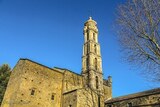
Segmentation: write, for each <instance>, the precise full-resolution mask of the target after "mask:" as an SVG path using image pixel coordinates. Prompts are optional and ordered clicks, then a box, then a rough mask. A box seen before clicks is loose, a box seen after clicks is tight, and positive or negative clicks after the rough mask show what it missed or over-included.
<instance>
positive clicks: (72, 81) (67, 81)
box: [63, 70, 83, 93]
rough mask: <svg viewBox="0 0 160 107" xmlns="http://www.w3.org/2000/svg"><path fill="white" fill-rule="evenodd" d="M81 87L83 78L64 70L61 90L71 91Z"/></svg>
mask: <svg viewBox="0 0 160 107" xmlns="http://www.w3.org/2000/svg"><path fill="white" fill-rule="evenodd" d="M82 87H83V78H82V76H81V75H78V74H75V73H73V72H70V71H67V70H66V71H65V72H64V80H63V92H64V93H66V92H68V91H72V90H75V89H79V88H82Z"/></svg>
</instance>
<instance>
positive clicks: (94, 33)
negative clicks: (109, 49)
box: [93, 33, 96, 41]
mask: <svg viewBox="0 0 160 107" xmlns="http://www.w3.org/2000/svg"><path fill="white" fill-rule="evenodd" d="M93 40H94V41H95V40H96V38H95V33H93Z"/></svg>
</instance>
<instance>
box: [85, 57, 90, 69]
mask: <svg viewBox="0 0 160 107" xmlns="http://www.w3.org/2000/svg"><path fill="white" fill-rule="evenodd" d="M88 66H89V58H86V69H88Z"/></svg>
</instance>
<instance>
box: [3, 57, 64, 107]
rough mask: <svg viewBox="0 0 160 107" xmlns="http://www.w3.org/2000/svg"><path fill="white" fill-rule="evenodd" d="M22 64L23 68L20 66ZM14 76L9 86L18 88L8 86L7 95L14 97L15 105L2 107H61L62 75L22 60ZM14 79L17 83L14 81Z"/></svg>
mask: <svg viewBox="0 0 160 107" xmlns="http://www.w3.org/2000/svg"><path fill="white" fill-rule="evenodd" d="M21 63H23V67H21V66H20V64H21ZM14 71H15V72H14ZM12 75H13V76H11V78H10V80H9V84H16V86H11V85H8V88H7V92H6V93H7V94H9V93H12V94H13V95H14V98H13V99H14V103H13V104H7V105H6V104H4V105H2V107H60V106H61V103H60V102H61V97H62V96H61V95H62V78H63V74H62V73H60V72H57V71H53V70H52V69H49V68H47V67H44V66H42V65H39V64H36V63H34V62H31V61H28V60H20V61H19V63H18V64H17V65H16V67H15V69H14V70H13V73H12ZM14 79H16V81H13V80H14ZM17 83H18V85H17ZM8 96H10V95H8ZM5 99H6V98H5ZM5 102H6V100H4V103H5ZM10 102H12V100H10ZM10 102H9V103H10Z"/></svg>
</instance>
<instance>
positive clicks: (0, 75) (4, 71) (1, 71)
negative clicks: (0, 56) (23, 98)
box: [0, 64, 11, 105]
mask: <svg viewBox="0 0 160 107" xmlns="http://www.w3.org/2000/svg"><path fill="white" fill-rule="evenodd" d="M10 74H11V68H10V67H9V65H8V64H3V65H2V66H0V105H1V103H2V99H3V96H4V93H5V90H6V87H7V83H8V80H9V77H10Z"/></svg>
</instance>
